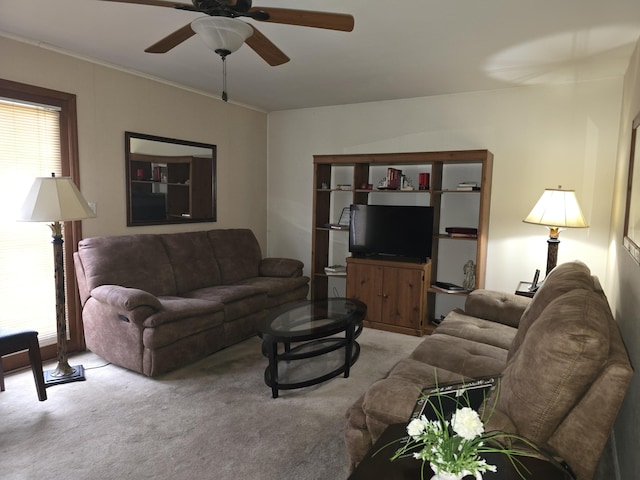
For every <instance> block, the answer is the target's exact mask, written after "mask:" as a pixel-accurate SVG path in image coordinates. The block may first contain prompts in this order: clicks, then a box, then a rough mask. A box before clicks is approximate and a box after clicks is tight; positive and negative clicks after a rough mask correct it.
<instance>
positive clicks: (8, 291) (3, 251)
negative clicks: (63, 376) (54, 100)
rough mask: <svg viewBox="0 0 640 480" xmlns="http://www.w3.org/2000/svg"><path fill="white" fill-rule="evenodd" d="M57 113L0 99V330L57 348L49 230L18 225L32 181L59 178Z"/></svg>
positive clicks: (44, 107) (51, 108)
mask: <svg viewBox="0 0 640 480" xmlns="http://www.w3.org/2000/svg"><path fill="white" fill-rule="evenodd" d="M61 165H62V160H61V153H60V115H59V109H58V108H56V107H49V106H45V105H35V104H29V103H21V102H16V101H12V100H7V99H2V98H0V178H1V179H3V187H2V188H1V189H0V208H2V209H3V210H4V211H3V212H2V214H0V225H1V228H0V302H1V305H2V312H0V326H1V327H6V328H30V329H33V330H36V331H37V332H38V333H39V335H38V338H39V341H40V345H49V344H53V343H56V318H55V316H56V315H55V312H56V307H55V305H56V300H55V285H54V266H53V263H54V262H53V247H52V245H51V240H52V239H51V230H50V229H49V228H48V226H47V224H45V223H32V222H19V221H17V220H16V219H17V218H18V212H19V211H20V207H21V206H22V201H23V200H24V198H25V196H26V194H27V192H28V191H29V188H30V187H31V184H32V183H33V179H34V178H35V177H43V176H49V175H51V173H55V174H56V175H61V170H62V166H61Z"/></svg>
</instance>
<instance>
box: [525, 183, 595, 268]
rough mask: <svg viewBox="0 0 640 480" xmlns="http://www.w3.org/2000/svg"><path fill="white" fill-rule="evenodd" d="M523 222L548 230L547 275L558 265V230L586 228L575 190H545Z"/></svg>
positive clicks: (559, 187) (559, 188)
mask: <svg viewBox="0 0 640 480" xmlns="http://www.w3.org/2000/svg"><path fill="white" fill-rule="evenodd" d="M522 221H523V222H526V223H532V224H535V225H544V226H545V227H548V228H549V239H548V240H547V243H548V244H549V247H548V249H547V271H546V273H547V274H548V273H549V272H550V271H551V270H552V269H553V268H554V267H555V266H556V264H557V263H558V246H559V245H560V239H559V238H558V237H559V235H560V229H562V228H587V227H588V226H589V225H587V221H586V220H585V218H584V215H583V214H582V210H581V209H580V205H578V199H577V198H576V193H575V190H563V189H562V187H561V186H558V188H557V189H554V188H546V189H545V190H544V193H543V194H542V196H541V197H540V200H538V203H536V204H535V206H534V207H533V209H532V210H531V212H530V213H529V215H527V216H526V217H525V219H524V220H522Z"/></svg>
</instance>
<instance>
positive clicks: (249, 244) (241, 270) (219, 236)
mask: <svg viewBox="0 0 640 480" xmlns="http://www.w3.org/2000/svg"><path fill="white" fill-rule="evenodd" d="M207 234H208V237H209V241H210V242H211V247H212V249H213V254H214V255H215V257H216V261H217V262H218V267H219V268H220V275H221V277H222V283H223V284H225V285H231V284H233V283H236V282H239V281H242V280H245V279H247V278H253V277H257V276H259V275H260V261H261V260H262V253H261V251H260V245H259V244H258V240H257V239H256V237H255V235H254V234H253V232H252V231H251V230H249V229H229V230H209V231H208V232H207Z"/></svg>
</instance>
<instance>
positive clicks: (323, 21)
mask: <svg viewBox="0 0 640 480" xmlns="http://www.w3.org/2000/svg"><path fill="white" fill-rule="evenodd" d="M259 11H263V12H266V13H268V14H269V18H267V19H266V20H264V21H265V22H274V23H284V24H286V25H300V26H303V27H315V28H326V29H328V30H340V31H343V32H350V31H352V30H353V25H354V20H353V17H352V16H351V15H347V14H344V13H330V12H313V11H310V10H294V9H290V8H271V7H253V8H252V9H251V10H249V12H250V13H253V12H259Z"/></svg>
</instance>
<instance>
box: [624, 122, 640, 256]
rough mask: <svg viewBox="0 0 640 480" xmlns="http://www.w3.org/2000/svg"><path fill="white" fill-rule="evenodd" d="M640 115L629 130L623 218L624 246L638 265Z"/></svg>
mask: <svg viewBox="0 0 640 480" xmlns="http://www.w3.org/2000/svg"><path fill="white" fill-rule="evenodd" d="M639 125H640V114H638V116H637V117H636V118H635V120H634V121H633V125H632V130H631V146H630V154H629V179H628V184H627V209H626V213H625V218H624V246H625V248H626V249H627V250H629V253H631V256H632V257H633V258H634V259H635V261H636V262H638V263H640V161H637V162H636V160H638V157H640V135H638V126H639Z"/></svg>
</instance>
